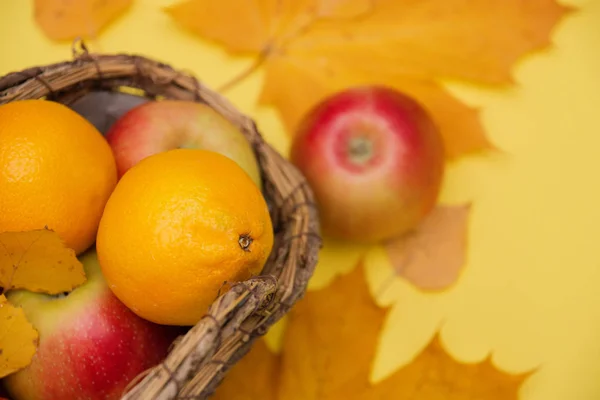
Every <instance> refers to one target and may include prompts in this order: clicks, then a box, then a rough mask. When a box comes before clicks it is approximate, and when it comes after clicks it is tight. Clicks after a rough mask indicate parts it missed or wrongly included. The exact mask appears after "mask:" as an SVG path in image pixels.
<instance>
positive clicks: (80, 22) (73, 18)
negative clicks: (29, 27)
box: [34, 0, 133, 40]
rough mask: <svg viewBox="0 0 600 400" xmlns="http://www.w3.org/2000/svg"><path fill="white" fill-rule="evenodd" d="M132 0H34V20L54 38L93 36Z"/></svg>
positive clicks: (125, 8) (66, 38)
mask: <svg viewBox="0 0 600 400" xmlns="http://www.w3.org/2000/svg"><path fill="white" fill-rule="evenodd" d="M132 3H133V0H102V1H96V0H35V3H34V7H35V20H36V22H37V23H38V25H39V26H40V28H42V30H43V31H44V33H45V34H46V36H48V37H49V38H50V39H53V40H71V39H75V38H76V37H78V36H80V37H94V36H96V35H97V34H98V33H99V32H100V31H101V30H102V29H103V28H104V27H105V26H107V25H108V23H109V22H111V21H112V20H113V19H115V18H116V17H118V16H119V15H121V14H122V13H124V12H125V11H126V10H127V8H129V6H130V5H131V4H132Z"/></svg>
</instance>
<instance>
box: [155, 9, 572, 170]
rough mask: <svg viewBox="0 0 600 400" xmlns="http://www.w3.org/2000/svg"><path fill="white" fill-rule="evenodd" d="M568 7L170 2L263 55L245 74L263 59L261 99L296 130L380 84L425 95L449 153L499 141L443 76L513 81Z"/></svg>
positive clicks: (205, 30)
mask: <svg viewBox="0 0 600 400" xmlns="http://www.w3.org/2000/svg"><path fill="white" fill-rule="evenodd" d="M567 11H568V9H567V8H566V7H565V6H562V5H559V4H557V3H556V1H555V0H528V1H527V2H523V0H503V1H491V0H475V1H463V0H280V1H273V0H226V1H221V2H216V1H213V0H186V1H184V2H181V3H178V4H176V5H173V6H171V7H168V8H166V12H167V13H168V14H169V15H170V16H171V17H172V18H173V19H174V20H175V21H177V23H178V24H179V25H181V26H182V27H184V28H185V29H188V30H190V31H192V32H195V33H196V34H198V35H200V36H202V37H204V38H207V39H210V40H213V41H215V42H217V43H218V44H220V45H222V46H224V47H225V48H226V49H227V50H229V51H230V52H231V53H232V54H236V55H254V56H255V57H256V63H255V64H254V65H253V66H252V67H251V68H250V70H249V71H247V73H245V74H242V75H241V76H240V79H241V78H243V77H245V76H247V74H249V73H251V72H252V71H254V70H256V69H257V68H258V67H259V66H264V71H265V78H264V79H265V81H264V85H263V87H262V92H261V95H260V102H261V103H263V104H270V105H273V106H275V107H276V109H277V110H278V111H279V113H280V115H281V117H282V120H283V121H284V123H285V124H286V126H287V129H288V131H289V132H293V131H294V128H295V127H296V126H297V123H298V121H299V120H300V119H301V118H302V117H303V116H304V115H305V114H306V113H307V112H308V110H309V109H310V108H311V107H312V106H314V105H315V104H316V103H317V102H318V101H320V100H322V99H323V98H325V97H326V96H328V95H330V94H332V93H334V92H336V91H338V90H341V89H344V88H347V87H350V86H355V85H364V84H380V85H386V86H391V87H394V88H396V89H398V90H400V91H403V92H405V93H408V94H409V95H412V96H414V97H415V98H416V99H418V100H419V101H420V102H421V103H423V105H424V106H425V107H426V108H427V109H428V110H429V111H430V113H431V114H432V115H433V117H434V118H435V120H436V121H437V123H438V125H439V126H440V128H441V132H442V135H443V136H444V138H445V142H446V150H447V155H448V157H449V158H455V157H458V156H460V155H463V154H466V153H471V152H475V151H479V150H482V149H485V148H490V147H492V145H491V144H490V142H489V141H488V139H487V138H486V137H485V134H484V131H483V127H482V125H481V123H480V121H479V119H478V113H477V111H476V110H475V109H473V108H471V107H468V106H466V105H464V104H463V103H461V102H460V101H458V100H456V99H455V98H454V97H452V96H451V95H450V94H449V93H448V92H447V91H446V90H445V89H444V88H443V87H442V86H441V85H440V80H444V79H451V80H459V81H465V80H466V81H473V82H476V83H482V84H508V83H511V82H512V79H511V68H512V66H513V65H514V63H515V62H516V61H517V60H518V59H519V58H520V57H522V56H523V55H525V54H527V53H528V52H531V51H534V50H538V49H541V48H544V47H546V46H547V45H548V44H549V42H550V41H549V35H550V34H551V32H552V29H553V28H554V26H555V25H556V23H557V22H558V21H559V20H560V18H561V17H562V16H563V15H565V13H566V12H567ZM233 82H237V80H234V81H233Z"/></svg>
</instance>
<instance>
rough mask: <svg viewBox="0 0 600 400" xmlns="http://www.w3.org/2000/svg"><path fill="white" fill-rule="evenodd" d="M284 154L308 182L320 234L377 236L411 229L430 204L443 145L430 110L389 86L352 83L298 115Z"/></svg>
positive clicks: (359, 239)
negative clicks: (319, 224) (354, 84)
mask: <svg viewBox="0 0 600 400" xmlns="http://www.w3.org/2000/svg"><path fill="white" fill-rule="evenodd" d="M290 159H291V161H292V163H293V164H295V165H296V166H297V167H298V169H299V170H300V171H301V172H302V173H303V174H304V176H305V177H306V179H307V181H308V183H309V184H310V185H311V187H312V189H313V191H314V194H315V198H316V201H317V204H318V207H319V211H320V218H321V224H322V229H323V232H324V234H326V235H329V236H332V237H336V238H340V239H345V240H350V241H356V242H377V241H381V240H385V239H388V238H391V237H394V236H398V235H402V234H404V233H406V232H408V231H409V230H411V229H413V228H415V227H416V226H417V225H418V224H419V223H420V222H421V221H422V220H423V218H424V217H425V216H426V215H427V214H428V213H429V212H430V211H431V210H432V208H433V207H434V206H435V204H436V202H437V198H438V194H439V191H440V187H441V183H442V179H443V172H444V147H443V141H442V138H441V136H440V133H439V132H438V129H437V127H436V125H435V123H434V121H433V120H432V119H431V117H430V115H429V114H428V112H427V111H426V110H425V109H424V108H423V107H422V106H421V105H420V104H419V103H417V102H416V101H415V100H413V99H412V98H410V97H408V96H406V95H404V94H402V93H400V92H398V91H396V90H394V89H392V88H387V87H382V86H363V87H352V88H349V89H346V90H343V91H340V92H337V93H335V94H333V95H331V96H330V97H328V98H326V99H324V100H322V101H321V102H320V103H318V104H317V105H316V106H314V107H313V109H312V110H310V111H309V112H308V113H307V114H306V115H305V116H304V118H303V120H302V121H301V122H300V124H299V127H298V129H297V132H296V135H295V137H294V141H293V143H292V148H291V153H290Z"/></svg>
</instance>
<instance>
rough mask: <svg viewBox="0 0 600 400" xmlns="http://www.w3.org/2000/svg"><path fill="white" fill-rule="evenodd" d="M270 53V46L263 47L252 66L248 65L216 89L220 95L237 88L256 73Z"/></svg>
mask: <svg viewBox="0 0 600 400" xmlns="http://www.w3.org/2000/svg"><path fill="white" fill-rule="evenodd" d="M270 53H271V51H270V46H267V47H265V48H264V49H263V50H262V51H261V52H260V53H259V54H258V55H257V56H256V58H255V59H254V62H253V63H252V64H250V65H249V66H248V68H246V69H245V70H243V71H242V72H241V73H239V74H237V75H236V76H234V77H233V78H232V79H231V80H229V81H227V82H225V83H224V84H223V85H221V86H220V87H219V88H217V91H218V92H220V93H225V92H226V91H228V90H230V89H231V88H233V87H235V86H237V85H238V84H240V83H241V82H242V81H244V80H245V79H246V78H248V77H249V76H251V75H252V74H253V73H255V72H256V71H258V69H259V68H260V67H261V66H262V65H263V64H264V63H265V61H267V58H268V57H269V54H270Z"/></svg>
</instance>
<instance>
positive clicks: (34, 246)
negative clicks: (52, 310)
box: [0, 229, 86, 294]
mask: <svg viewBox="0 0 600 400" xmlns="http://www.w3.org/2000/svg"><path fill="white" fill-rule="evenodd" d="M85 280H86V276H85V271H84V270H83V265H82V264H81V262H80V261H79V260H78V259H77V256H76V255H75V251H73V250H72V249H69V248H67V247H65V245H64V243H63V241H62V240H61V239H60V237H59V236H58V234H57V233H56V232H54V231H52V230H50V229H39V230H32V231H25V232H1V233H0V287H2V288H4V291H8V290H10V289H27V290H30V291H32V292H44V293H48V294H58V293H62V292H69V291H71V290H72V289H73V288H74V287H75V286H79V285H80V284H82V283H83V282H85Z"/></svg>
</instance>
